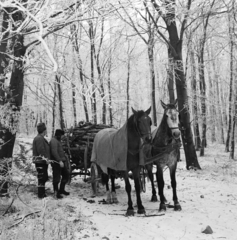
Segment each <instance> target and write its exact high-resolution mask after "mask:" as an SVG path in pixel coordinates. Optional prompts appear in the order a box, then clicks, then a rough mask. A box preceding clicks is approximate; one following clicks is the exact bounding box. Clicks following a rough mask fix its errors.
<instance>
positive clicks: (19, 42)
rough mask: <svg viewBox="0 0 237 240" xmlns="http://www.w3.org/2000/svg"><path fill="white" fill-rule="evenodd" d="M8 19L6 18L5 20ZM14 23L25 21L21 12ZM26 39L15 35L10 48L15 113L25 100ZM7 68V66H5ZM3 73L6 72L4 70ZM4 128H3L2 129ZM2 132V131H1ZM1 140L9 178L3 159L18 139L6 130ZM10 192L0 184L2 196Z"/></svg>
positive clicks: (3, 172)
mask: <svg viewBox="0 0 237 240" xmlns="http://www.w3.org/2000/svg"><path fill="white" fill-rule="evenodd" d="M4 19H6V18H4ZM13 19H14V21H20V20H22V19H23V16H22V14H21V13H20V12H16V13H14V14H13ZM23 43H24V38H23V36H22V35H15V36H14V37H12V45H11V46H10V49H11V50H12V53H13V55H14V57H16V59H17V60H14V63H13V64H14V67H13V70H12V74H11V79H10V87H9V90H10V94H8V95H7V101H8V102H9V103H10V107H11V111H13V112H15V113H16V112H19V111H20V106H21V105H22V98H23V89H24V82H23V77H24V70H23V61H22V60H21V59H22V57H23V56H24V55H25V51H26V48H25V47H24V45H23ZM6 52H7V48H6V49H5V52H4V53H6ZM5 67H6V66H5ZM3 72H5V70H4V69H3ZM18 120H19V119H14V118H13V117H12V119H11V122H9V125H11V127H13V128H17V125H18V123H19V122H18ZM2 127H3V126H1V128H2ZM1 130H2V129H1ZM0 138H1V139H4V143H3V144H2V145H1V148H0V159H1V162H2V164H1V167H2V170H1V171H0V175H2V176H7V174H8V172H9V170H10V168H11V164H9V163H8V162H7V160H4V161H3V158H12V153H13V148H14V143H15V139H16V134H15V132H11V131H10V130H9V129H7V128H5V131H0ZM7 191H8V182H7V181H5V180H3V181H1V182H0V196H3V195H4V194H6V193H7Z"/></svg>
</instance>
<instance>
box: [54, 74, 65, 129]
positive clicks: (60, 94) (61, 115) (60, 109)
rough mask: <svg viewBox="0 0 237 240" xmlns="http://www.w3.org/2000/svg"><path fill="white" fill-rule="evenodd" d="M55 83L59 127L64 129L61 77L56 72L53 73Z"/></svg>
mask: <svg viewBox="0 0 237 240" xmlns="http://www.w3.org/2000/svg"><path fill="white" fill-rule="evenodd" d="M55 78H56V83H57V87H58V102H59V117H60V119H59V122H60V127H61V129H65V121H64V116H63V99H62V89H61V77H60V76H58V75H57V74H56V75H55Z"/></svg>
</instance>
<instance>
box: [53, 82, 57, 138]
mask: <svg viewBox="0 0 237 240" xmlns="http://www.w3.org/2000/svg"><path fill="white" fill-rule="evenodd" d="M56 99H57V82H56V81H55V82H54V91H53V107H52V108H53V109H52V118H53V119H52V136H54V132H55V130H56V129H55V120H56Z"/></svg>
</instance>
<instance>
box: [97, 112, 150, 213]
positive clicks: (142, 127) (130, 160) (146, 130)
mask: <svg viewBox="0 0 237 240" xmlns="http://www.w3.org/2000/svg"><path fill="white" fill-rule="evenodd" d="M132 111H133V114H132V115H131V116H130V117H129V119H128V120H127V123H126V132H125V134H127V135H126V139H127V147H126V149H127V153H125V158H127V162H126V166H125V168H126V170H125V171H116V170H117V169H111V168H109V167H108V168H107V169H106V170H107V171H106V172H105V171H103V172H104V173H103V174H102V175H104V174H105V173H106V174H107V175H109V176H110V178H111V181H112V192H111V196H112V197H111V201H112V202H117V197H116V193H115V185H114V176H115V175H116V174H120V176H122V177H123V178H124V180H125V188H126V192H127V196H128V208H127V213H126V215H128V216H132V215H134V209H133V202H132V198H131V184H130V182H129V177H128V172H129V171H131V172H132V174H133V179H134V182H135V190H136V196H137V207H138V211H137V212H138V213H139V214H142V213H145V209H144V207H143V205H142V201H141V196H140V182H139V178H140V164H141V162H140V159H139V155H140V154H139V153H140V150H141V148H142V145H144V144H149V143H150V142H151V118H150V117H149V114H150V111H151V108H149V109H148V110H147V111H142V110H141V111H135V110H134V109H133V108H132ZM106 131H107V133H106ZM108 131H110V130H102V131H100V132H99V133H97V134H98V136H96V137H95V140H94V145H93V150H92V152H93V156H94V157H93V158H94V159H95V162H99V161H100V159H99V158H100V157H99V155H100V154H99V151H100V149H104V151H106V149H107V148H108V147H109V146H108V145H110V143H111V142H112V141H111V140H110V139H112V138H111V137H110V139H109V134H108ZM99 135H101V138H100V136H99ZM107 136H108V137H107ZM103 137H104V138H106V139H105V141H104V140H103ZM99 139H102V140H101V141H100V140H99ZM107 140H108V141H107ZM103 141H104V143H103ZM111 144H113V143H111ZM120 144H123V143H122V142H119V143H118V144H117V145H116V146H115V148H119V145H120ZM112 154H113V153H112ZM103 161H104V160H103ZM102 165H103V163H102ZM108 165H109V164H108V163H107V165H106V164H105V166H108ZM103 180H104V182H105V183H106V188H107V191H109V187H108V180H109V177H108V176H107V177H105V176H102V181H103Z"/></svg>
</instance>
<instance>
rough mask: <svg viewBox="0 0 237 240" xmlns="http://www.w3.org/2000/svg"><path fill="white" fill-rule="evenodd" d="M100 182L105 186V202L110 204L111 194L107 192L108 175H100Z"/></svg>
mask: <svg viewBox="0 0 237 240" xmlns="http://www.w3.org/2000/svg"><path fill="white" fill-rule="evenodd" d="M102 182H103V183H104V184H105V186H106V195H107V198H106V202H107V203H109V204H110V203H112V201H111V193H110V190H109V175H107V174H105V173H102Z"/></svg>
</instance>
